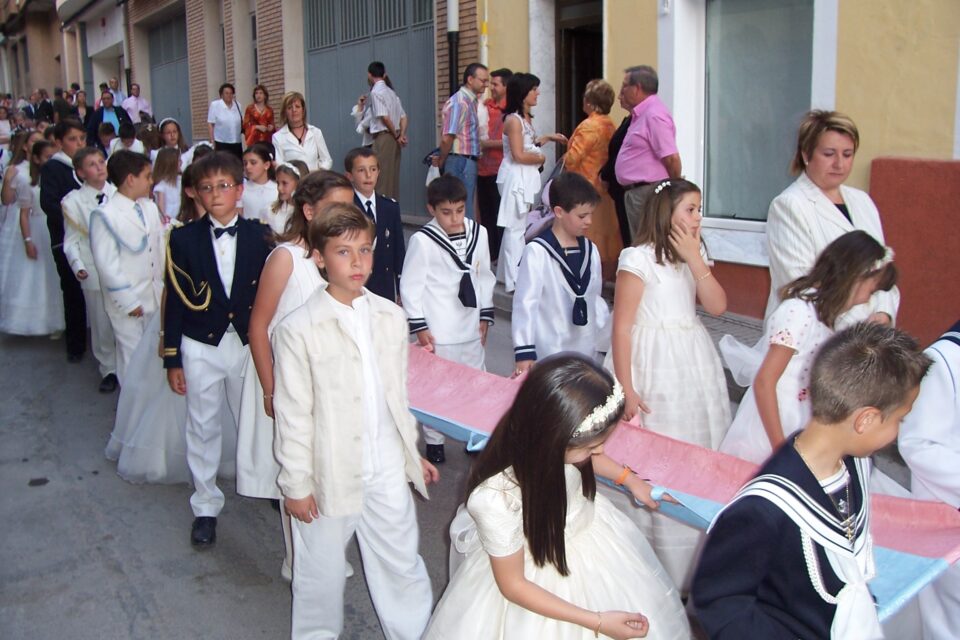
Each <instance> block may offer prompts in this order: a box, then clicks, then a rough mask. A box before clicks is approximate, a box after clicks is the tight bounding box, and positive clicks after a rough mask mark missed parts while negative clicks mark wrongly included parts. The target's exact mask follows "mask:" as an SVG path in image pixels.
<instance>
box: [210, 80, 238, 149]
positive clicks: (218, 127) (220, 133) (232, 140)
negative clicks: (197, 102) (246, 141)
mask: <svg viewBox="0 0 960 640" xmlns="http://www.w3.org/2000/svg"><path fill="white" fill-rule="evenodd" d="M235 93H236V89H234V88H233V85H232V84H230V83H229V82H226V83H224V84H222V85H220V99H219V100H214V101H213V102H211V103H210V110H209V111H207V132H208V133H209V135H210V140H212V141H213V148H214V149H216V150H217V151H229V152H230V153H232V154H234V155H235V156H237V158H240V159H242V156H243V126H242V125H243V109H242V108H241V107H240V103H239V102H237V101H236V100H235V99H234V94H235Z"/></svg>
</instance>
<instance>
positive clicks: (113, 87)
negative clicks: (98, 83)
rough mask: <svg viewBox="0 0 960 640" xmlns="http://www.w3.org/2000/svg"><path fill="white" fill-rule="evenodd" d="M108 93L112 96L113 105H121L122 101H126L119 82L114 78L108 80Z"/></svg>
mask: <svg viewBox="0 0 960 640" xmlns="http://www.w3.org/2000/svg"><path fill="white" fill-rule="evenodd" d="M109 85H110V93H112V94H113V104H120V105H122V104H123V101H124V100H126V99H127V94H125V93H124V92H123V89H121V88H120V81H119V80H117V79H116V78H110V82H109Z"/></svg>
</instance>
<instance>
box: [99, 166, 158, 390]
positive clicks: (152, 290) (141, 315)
mask: <svg viewBox="0 0 960 640" xmlns="http://www.w3.org/2000/svg"><path fill="white" fill-rule="evenodd" d="M107 177H108V178H109V179H110V182H113V183H114V185H116V188H117V191H116V193H115V194H113V196H112V197H111V198H110V199H109V200H107V201H106V202H104V203H103V204H102V205H100V206H99V207H98V208H96V209H94V210H93V212H92V213H91V214H90V226H89V229H90V231H89V232H90V250H91V253H92V254H93V262H94V265H95V266H96V269H97V273H98V275H99V278H100V289H101V291H102V292H103V296H104V304H106V308H107V317H108V318H110V326H111V327H112V328H113V335H114V338H115V339H116V344H117V377H118V378H119V379H120V384H123V383H124V374H125V372H126V367H127V364H129V362H130V357H131V356H132V355H133V351H134V349H136V348H137V344H138V343H139V342H140V338H141V337H143V332H144V330H145V329H146V327H147V323H148V322H149V320H150V316H152V315H153V314H154V313H156V311H157V309H159V308H160V294H161V292H162V290H163V288H162V284H161V280H162V276H163V249H162V246H163V243H162V238H163V225H162V224H161V222H160V212H159V210H158V209H157V205H155V204H154V203H153V201H152V200H150V192H151V190H152V189H153V178H152V167H151V166H150V160H149V158H147V157H146V156H143V155H141V154H138V153H132V152H130V151H122V152H117V153H115V154H114V155H113V156H112V157H111V158H110V161H109V162H107Z"/></svg>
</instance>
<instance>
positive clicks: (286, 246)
mask: <svg viewBox="0 0 960 640" xmlns="http://www.w3.org/2000/svg"><path fill="white" fill-rule="evenodd" d="M274 251H275V252H276V251H286V252H288V253H289V254H290V257H291V259H292V260H293V271H292V272H291V273H290V277H289V278H288V279H287V284H286V286H285V287H284V289H283V293H282V294H281V295H280V300H279V302H278V303H277V311H276V313H274V314H273V319H272V320H271V321H270V324H269V325H268V327H267V334H268V335H270V336H272V335H273V329H274V327H276V326H277V323H278V322H280V321H281V320H283V318H285V317H286V315H287V314H288V313H290V312H291V311H293V310H294V309H296V308H297V307H299V306H300V305H302V304H303V303H304V302H306V301H307V298H309V297H310V296H311V295H312V294H313V292H314V291H316V290H317V288H318V287H319V286H320V285H321V284H322V283H323V278H322V277H321V276H320V270H319V269H317V265H316V264H315V263H314V262H313V260H311V259H310V258H309V257H307V255H306V251H305V250H304V249H303V248H302V247H299V246H297V245H296V244H293V243H291V242H285V243H283V244H281V245H279V246H278V247H277V248H276V249H274ZM237 422H238V427H237V493H239V494H240V495H244V496H248V497H250V498H280V487H278V486H277V476H278V475H279V474H280V465H279V464H278V463H277V459H276V458H275V457H274V455H273V431H274V424H273V418H270V417H268V416H267V414H266V413H265V412H264V410H263V387H261V386H260V378H259V377H258V376H257V369H256V367H255V366H254V364H253V356H250V355H248V356H247V361H246V362H245V363H244V367H243V390H242V392H241V394H240V415H239V416H238V420H237Z"/></svg>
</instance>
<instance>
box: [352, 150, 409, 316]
mask: <svg viewBox="0 0 960 640" xmlns="http://www.w3.org/2000/svg"><path fill="white" fill-rule="evenodd" d="M343 164H344V169H346V172H347V178H349V179H350V182H352V183H353V203H354V204H355V205H357V207H359V208H360V210H361V211H363V212H364V213H365V214H367V217H368V218H370V219H371V220H373V222H374V224H376V226H377V241H376V244H375V246H374V249H373V273H372V274H370V279H369V280H368V281H367V289H369V290H370V291H372V292H373V293H375V294H377V295H378V296H382V297H384V298H386V299H387V300H390V301H391V302H396V301H397V298H398V296H399V294H400V272H401V271H402V270H403V258H404V255H405V253H406V248H405V246H404V241H403V222H402V221H401V220H400V205H399V204H397V201H396V200H393V199H392V198H387V197H386V196H382V195H380V194H378V193H376V192H375V191H374V189H375V187H376V186H377V178H378V177H379V176H380V161H379V160H378V159H377V154H376V153H374V152H373V149H370V148H369V147H358V148H356V149H353V150H351V151H350V152H349V153H347V157H346V158H345V159H344V161H343Z"/></svg>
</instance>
